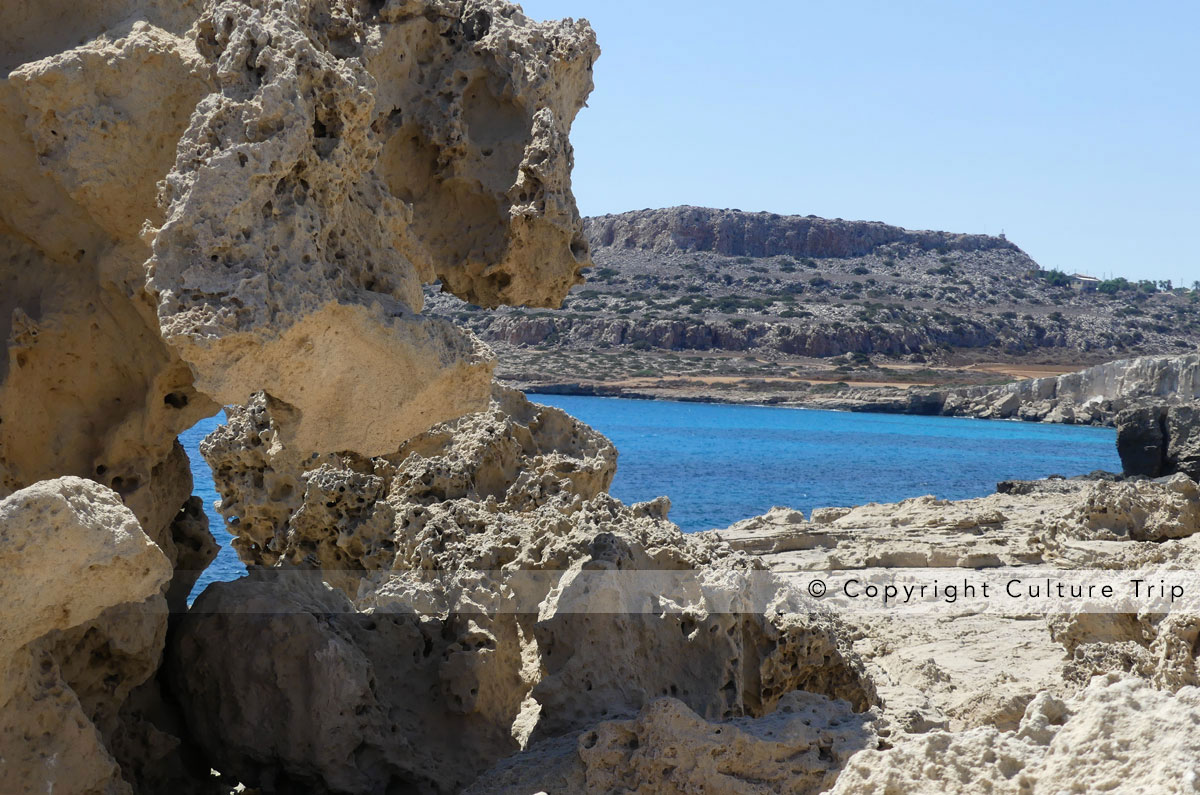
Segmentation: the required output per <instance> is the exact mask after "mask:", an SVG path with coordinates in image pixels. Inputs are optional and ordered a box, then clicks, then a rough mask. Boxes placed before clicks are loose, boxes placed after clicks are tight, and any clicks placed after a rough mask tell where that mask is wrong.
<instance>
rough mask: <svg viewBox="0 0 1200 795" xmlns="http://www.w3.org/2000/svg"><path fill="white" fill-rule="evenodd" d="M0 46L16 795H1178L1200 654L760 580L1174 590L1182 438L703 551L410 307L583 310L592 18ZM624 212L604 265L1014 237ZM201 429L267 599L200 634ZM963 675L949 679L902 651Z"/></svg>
mask: <svg viewBox="0 0 1200 795" xmlns="http://www.w3.org/2000/svg"><path fill="white" fill-rule="evenodd" d="M0 54H2V57H3V59H4V60H3V63H4V67H5V69H4V73H3V74H4V75H5V76H4V77H3V79H0V153H2V154H3V158H0V187H2V188H3V190H2V191H0V254H2V256H0V339H2V340H3V341H4V344H5V351H4V354H5V355H4V356H2V357H0V572H2V573H3V574H2V576H0V614H2V615H0V790H2V791H4V792H5V793H8V792H13V793H33V792H38V793H44V792H70V793H104V794H105V795H108V794H109V793H162V792H177V793H180V794H181V795H190V794H191V793H197V794H198V795H208V794H210V793H219V792H222V793H228V792H232V791H258V792H263V793H293V792H305V793H330V794H333V793H336V794H337V795H347V794H351V793H364V794H365V793H399V792H405V793H407V792H418V793H450V792H460V791H464V790H470V791H472V792H506V793H530V792H535V791H549V792H580V791H582V792H591V793H608V792H698V791H705V792H736V793H743V792H744V793H762V792H779V791H784V792H819V791H826V790H830V789H833V790H835V791H839V790H840V791H871V790H878V791H889V792H890V791H896V790H897V789H898V788H900V789H910V790H914V791H954V790H956V789H957V790H962V791H977V790H978V789H980V788H990V789H991V790H992V791H1008V790H1012V791H1030V790H1034V791H1037V790H1042V791H1047V792H1051V791H1065V790H1070V789H1074V790H1096V789H1102V788H1108V789H1113V788H1114V787H1117V786H1119V785H1121V784H1123V783H1126V782H1137V784H1138V785H1139V786H1145V787H1147V788H1150V789H1154V790H1155V791H1172V790H1181V789H1182V788H1183V784H1184V783H1186V782H1188V781H1189V780H1190V779H1188V778H1187V775H1188V773H1187V771H1186V770H1185V768H1187V766H1188V765H1194V760H1195V758H1196V750H1197V749H1196V739H1195V738H1196V736H1197V733H1196V731H1195V728H1196V723H1197V721H1198V720H1200V717H1198V716H1200V706H1198V705H1197V696H1196V693H1197V691H1196V688H1195V686H1196V685H1197V684H1198V680H1197V673H1196V672H1197V666H1196V662H1195V658H1196V654H1195V649H1196V648H1197V644H1196V637H1197V632H1198V630H1197V623H1196V622H1195V621H1194V620H1192V619H1191V618H1190V617H1187V616H1179V615H1173V614H1172V615H1161V614H1137V615H1117V616H1111V617H1110V616H1104V617H1101V618H1096V617H1095V616H1093V615H1091V614H1078V615H1075V614H1067V615H1063V616H1059V617H1058V620H1055V621H1051V622H1044V623H1035V622H1023V623H1020V624H1017V623H1016V622H1009V623H1008V624H996V623H990V622H989V619H988V617H986V616H975V617H968V618H966V619H964V620H963V621H961V622H948V623H946V622H943V623H940V624H937V625H935V626H932V628H931V627H930V626H929V625H925V626H915V625H913V624H911V623H907V622H903V621H897V622H892V623H890V624H888V623H887V622H874V623H872V622H861V621H857V620H852V619H851V618H849V617H847V616H842V615H840V614H837V613H835V612H834V611H833V610H832V609H829V608H825V607H821V606H814V605H813V604H812V603H811V601H806V600H805V599H804V598H802V596H803V595H802V594H801V593H799V592H798V591H797V590H796V589H795V588H794V587H793V586H792V585H791V584H789V582H788V581H787V579H786V578H784V577H782V576H781V574H782V572H784V571H786V570H787V569H788V567H789V566H790V567H797V566H812V567H819V566H832V565H838V566H849V567H862V568H864V569H868V568H876V569H879V568H882V569H885V570H886V569H888V568H895V567H899V566H905V565H913V563H914V562H918V563H924V564H926V565H936V566H942V567H945V568H948V569H949V568H968V567H971V568H976V567H986V566H995V565H1000V564H1006V565H1008V564H1011V565H1018V566H1019V565H1031V564H1033V563H1037V562H1047V561H1049V562H1054V563H1058V564H1062V565H1073V566H1077V567H1081V566H1086V565H1092V566H1098V567H1106V568H1111V569H1125V568H1129V569H1133V568H1136V567H1139V566H1146V565H1181V566H1183V565H1190V562H1191V561H1192V560H1193V559H1196V555H1195V550H1194V549H1193V547H1194V546H1195V543H1194V541H1193V539H1195V538H1197V537H1198V536H1197V533H1196V530H1197V529H1198V528H1200V516H1198V513H1197V505H1200V494H1198V493H1197V487H1196V483H1195V481H1194V480H1192V479H1191V478H1189V477H1188V475H1187V474H1185V473H1186V472H1189V471H1190V470H1189V469H1188V467H1189V466H1191V464H1192V463H1194V462H1195V461H1200V454H1195V453H1194V452H1193V446H1192V445H1191V443H1190V441H1188V440H1190V439H1191V436H1189V435H1188V434H1190V428H1192V427H1196V424H1195V422H1194V421H1193V419H1192V418H1191V417H1190V415H1186V414H1184V413H1181V412H1180V411H1175V413H1173V414H1172V413H1170V412H1171V411H1172V410H1174V409H1175V408H1176V407H1169V408H1168V409H1167V411H1168V413H1167V414H1165V415H1160V414H1153V413H1152V414H1150V415H1147V420H1146V428H1147V429H1148V430H1147V431H1146V433H1144V434H1143V433H1140V432H1139V434H1134V435H1133V436H1130V437H1129V438H1131V439H1133V440H1134V443H1135V447H1137V449H1138V450H1140V453H1139V454H1140V455H1141V456H1142V457H1143V458H1144V459H1145V460H1146V461H1148V462H1150V463H1152V464H1155V465H1157V466H1159V467H1160V468H1169V467H1173V468H1174V469H1177V470H1179V471H1176V472H1175V473H1174V474H1172V475H1171V476H1170V477H1167V478H1159V479H1158V480H1149V479H1145V478H1142V479H1126V480H1121V479H1118V478H1116V477H1115V476H1114V477H1113V478H1110V479H1107V480H1102V481H1080V482H1075V481H1071V482H1065V483H1060V482H1048V483H1038V484H1008V486H1007V487H1006V490H1005V493H1004V494H999V495H995V496H993V497H989V498H986V499H984V500H980V501H969V502H966V503H956V504H950V503H945V502H939V501H936V500H933V499H932V498H921V499H919V500H913V501H907V502H905V503H901V504H899V505H894V506H862V507H859V508H856V509H850V508H844V509H827V510H826V511H824V512H821V513H820V514H819V515H814V516H813V517H812V520H811V521H808V520H806V519H805V518H804V517H803V516H800V515H799V514H798V513H797V512H793V511H776V512H772V513H771V514H768V515H767V516H766V517H760V518H757V519H754V520H748V522H746V523H743V524H741V525H739V526H735V527H734V528H731V529H730V530H728V531H722V532H717V533H708V534H693V535H685V534H684V533H682V532H681V531H680V529H679V528H678V527H677V526H675V525H674V524H672V523H671V522H670V521H669V518H668V515H669V510H670V502H669V500H667V499H666V498H659V499H657V500H653V501H650V502H646V503H640V504H636V505H624V504H622V503H621V502H620V501H619V500H617V499H615V498H613V497H612V496H611V495H610V494H609V493H608V488H609V485H610V484H611V482H612V478H613V475H614V473H615V470H616V465H617V453H616V450H615V449H614V448H613V446H612V444H611V443H610V442H609V441H608V440H607V439H605V438H604V437H603V436H601V435H600V434H598V433H597V432H596V431H594V430H592V429H591V428H588V427H587V426H586V425H584V424H582V423H580V422H578V421H577V420H575V419H573V418H572V417H570V416H568V415H566V414H565V413H563V412H562V411H559V410H556V409H553V408H549V407H545V406H539V405H536V404H534V403H531V402H529V401H528V400H527V399H526V398H525V396H524V395H522V394H521V393H519V392H516V391H513V390H509V389H505V388H502V387H499V386H497V385H495V384H493V381H492V368H493V365H494V361H495V357H494V355H493V353H492V352H491V351H490V350H489V349H488V348H487V347H486V346H485V345H483V344H482V343H480V342H479V340H477V339H476V338H475V337H474V336H473V335H472V334H471V333H470V332H469V331H467V330H464V329H462V328H460V327H458V326H456V325H455V324H454V323H453V322H451V321H450V320H448V319H445V318H438V317H433V316H431V315H429V314H427V313H425V312H423V311H422V310H423V306H422V303H423V296H424V293H423V289H424V288H425V287H426V286H428V285H432V284H437V285H440V289H441V290H443V291H445V292H449V293H452V294H453V295H455V296H457V297H459V298H461V299H463V300H466V301H469V302H471V303H473V304H475V305H478V306H481V307H486V308H493V307H497V306H499V305H529V306H540V307H550V308H553V307H556V306H558V305H559V304H560V302H561V301H562V299H563V297H564V296H565V295H566V293H567V291H568V290H569V289H570V288H571V287H572V286H573V285H575V284H577V283H578V282H580V281H581V280H582V276H581V273H582V271H583V270H584V269H585V268H586V267H588V265H589V264H590V259H589V257H590V251H589V244H588V240H587V237H586V236H585V228H584V224H583V222H582V220H581V219H580V216H579V213H578V211H577V209H576V206H575V201H574V197H573V195H572V193H571V168H572V166H573V157H574V154H573V151H572V148H571V144H570V141H569V135H570V131H571V126H572V123H573V121H574V119H575V116H576V114H577V113H578V112H579V110H580V109H581V108H582V106H583V104H584V101H585V99H586V97H587V95H588V93H589V91H590V90H591V88H592V69H593V64H594V63H595V61H596V58H597V57H598V55H599V50H598V48H597V45H596V40H595V34H594V33H593V31H592V30H591V28H590V27H589V25H588V24H587V23H586V22H583V21H578V22H577V21H573V20H567V21H561V22H535V21H533V20H531V19H529V18H528V17H526V16H525V15H524V14H523V13H522V12H521V10H520V8H518V7H517V6H515V5H512V4H510V3H507V2H503V0H99V1H98V2H89V3H68V2H65V0H11V1H10V2H6V3H5V4H3V5H2V6H0ZM646 218H647V219H648V220H645V228H644V229H641V228H639V229H632V228H629V227H628V224H626V222H625V221H622V220H621V219H619V218H618V219H607V220H605V219H601V220H600V221H599V222H597V223H599V224H601V226H602V227H603V228H600V227H596V226H595V225H593V228H592V230H591V234H592V237H593V240H595V239H597V237H596V236H597V235H599V238H600V240H601V245H605V246H608V245H626V244H629V245H634V244H635V243H634V242H633V241H634V240H635V239H639V237H638V236H640V239H643V240H644V241H645V245H648V246H652V247H657V246H677V247H683V248H700V247H707V248H711V249H713V250H718V251H735V250H746V251H751V250H753V251H756V252H757V251H760V250H761V251H762V252H771V251H790V252H794V253H802V254H811V255H814V256H823V255H824V253H823V252H828V253H829V255H830V256H832V255H834V254H837V253H838V252H842V255H844V253H845V252H857V251H860V250H861V249H862V247H864V246H866V247H869V246H874V245H878V244H880V243H881V242H886V241H893V242H894V241H897V240H900V241H903V242H905V243H906V245H915V246H919V247H926V246H928V247H931V248H934V249H936V248H938V247H949V248H951V249H953V248H955V247H962V248H963V249H964V250H966V249H972V247H974V248H980V247H983V248H986V247H999V248H1001V249H1005V247H1011V244H1008V243H1007V242H1006V241H1003V240H999V239H996V238H976V237H948V236H944V235H940V234H939V233H925V232H918V233H910V232H905V231H903V230H897V229H895V228H893V227H886V226H883V225H881V224H850V223H846V222H821V223H816V222H811V219H790V220H788V221H787V223H785V224H775V223H773V224H771V225H770V226H771V228H773V229H783V230H785V233H784V234H782V235H781V236H780V237H771V236H764V234H763V233H762V230H763V229H764V228H765V227H764V226H763V224H762V218H760V217H758V216H751V215H746V214H736V213H730V212H718V211H712V212H708V211H695V210H692V209H689V208H684V209H682V210H677V211H665V212H664V213H662V214H660V215H659V216H655V217H649V216H647V217H646ZM639 223H641V222H639ZM638 245H640V244H638ZM1001 253H1003V254H1005V255H1006V256H1007V254H1008V253H1009V252H1008V251H1007V250H1004V251H1002V252H1001ZM1022 256H1023V255H1022ZM1013 259H1014V261H1015V260H1016V259H1019V257H1014V258H1013ZM1194 365H1195V362H1194V361H1192V362H1191V363H1190V364H1188V365H1187V368H1183V369H1181V368H1180V367H1178V366H1176V365H1171V364H1161V365H1156V364H1136V363H1133V364H1130V363H1126V364H1124V365H1121V366H1118V365H1113V366H1111V368H1110V370H1109V371H1104V372H1103V373H1101V372H1099V371H1098V372H1097V373H1095V374H1092V375H1088V376H1080V378H1079V379H1078V381H1077V382H1073V381H1071V380H1070V379H1062V380H1061V382H1059V381H1056V382H1054V383H1053V384H1050V385H1046V386H1045V389H1046V390H1047V391H1046V396H1045V397H1044V398H1043V397H1039V398H1038V399H1049V397H1053V398H1054V399H1056V400H1059V399H1061V400H1063V401H1065V400H1067V399H1070V400H1072V401H1075V402H1077V403H1079V404H1080V405H1084V406H1089V405H1092V404H1094V403H1096V401H1101V402H1103V401H1110V402H1113V401H1119V400H1124V399H1125V397H1124V396H1125V395H1126V393H1130V399H1133V398H1135V397H1146V396H1147V395H1144V394H1142V393H1143V392H1148V394H1149V396H1151V397H1154V398H1155V399H1162V398H1167V399H1174V398H1173V396H1188V397H1194V396H1195V387H1196V383H1195V381H1196V379H1195V375H1194V372H1193V371H1194ZM1122 368H1123V369H1122ZM1172 368H1175V369H1172ZM1172 379H1174V380H1172ZM1042 388H1043V387H1041V386H1036V387H1035V386H1030V387H1028V389H1030V390H1040V389H1042ZM1018 389H1019V388H1014V390H1018ZM1133 393H1137V394H1133ZM1023 394H1024V393H1021V394H1018V393H1017V391H1013V392H1012V393H1011V394H1010V395H1008V396H1007V397H1006V398H1005V399H1006V400H1008V399H1015V400H1016V402H1017V403H1018V404H1019V403H1021V401H1022V400H1023V399H1024V398H1023V397H1022V396H1021V395H1023ZM1031 394H1037V395H1041V392H1036V391H1035V392H1031ZM1113 406H1115V403H1113ZM1113 406H1110V407H1109V408H1105V409H1103V410H1105V411H1107V410H1110V409H1111V408H1112V407H1113ZM940 408H944V405H943V406H942V407H940ZM221 409H224V410H225V412H226V415H225V418H226V421H225V422H224V424H222V425H221V426H220V427H219V428H218V429H217V430H216V431H214V432H213V433H212V434H211V435H210V436H209V437H208V438H207V439H206V440H205V441H204V443H203V445H202V448H201V449H202V454H203V455H204V457H205V459H206V460H207V462H208V463H209V465H210V466H211V467H212V469H213V474H214V480H215V482H216V485H217V488H218V489H219V491H220V496H221V499H220V502H219V505H218V507H219V510H220V511H221V513H222V514H223V516H224V518H225V522H226V524H227V527H228V529H229V531H230V533H231V534H232V535H233V536H234V537H235V542H234V546H235V549H236V551H237V553H238V555H239V556H240V557H241V559H242V560H243V562H245V563H246V564H247V566H248V567H249V568H250V574H249V576H247V577H244V578H241V579H238V580H236V581H233V582H223V583H216V584H213V585H211V586H209V587H208V588H207V589H205V591H204V592H203V593H202V594H201V595H199V597H198V598H197V599H196V600H195V602H194V603H193V604H192V605H190V606H189V605H188V604H187V597H188V594H189V592H190V591H191V589H192V586H193V585H194V583H195V578H196V576H197V573H198V572H200V571H201V570H203V569H204V568H205V566H207V565H208V563H209V562H210V561H211V560H212V559H213V556H214V555H215V554H216V544H215V542H214V540H213V538H212V537H211V535H210V534H209V533H208V528H207V521H206V519H205V518H204V513H203V511H202V510H201V504H200V501H199V498H198V497H196V496H194V495H192V493H191V492H192V481H191V475H190V466H189V462H188V460H187V456H186V455H185V453H184V451H183V448H182V447H181V445H180V444H179V442H178V436H179V434H180V433H181V432H182V431H184V430H185V429H187V428H190V427H192V426H193V425H194V424H195V423H196V422H197V421H198V420H200V419H203V418H205V417H210V416H213V415H215V414H216V413H217V412H218V411H219V410H221ZM939 410H940V409H939ZM1056 410H1058V407H1056ZM1155 428H1158V429H1160V430H1161V433H1160V434H1159V436H1158V437H1154V436H1153V429H1155ZM1181 440H1182V441H1181ZM1185 442H1186V443H1185ZM664 575H666V576H671V577H676V578H680V579H679V581H680V582H682V583H683V585H682V586H681V587H678V588H669V589H668V588H660V587H656V585H655V584H656V583H657V582H659V579H658V578H659V577H660V576H664ZM749 582H754V583H756V586H755V589H751V588H749V587H748V586H747V583H749ZM597 583H599V584H597ZM613 583H616V584H615V585H614V584H613ZM1018 630H1019V632H1018ZM1018 647H1019V648H1021V650H1022V651H1023V652H1024V653H1025V654H1026V656H1025V657H1023V658H1022V660H1021V661H1020V662H1019V664H1017V663H1013V662H1012V660H1010V659H1006V658H1004V657H1003V656H1002V655H1001V654H1000V652H1001V651H1004V652H1007V653H1009V655H1010V656H1011V651H1012V649H1013V648H1018ZM960 648H971V649H972V650H973V654H972V655H962V654H959V655H958V656H954V655H953V654H951V655H949V656H948V657H947V659H948V660H950V661H951V663H952V664H950V663H947V664H946V665H945V668H946V669H948V670H944V669H943V667H942V666H940V665H939V664H938V663H937V662H936V661H934V662H931V661H930V659H928V658H927V657H925V656H922V655H924V654H925V652H921V651H918V652H913V651H912V650H913V649H926V650H928V649H937V650H948V651H953V650H955V649H960ZM914 655H916V656H915V657H914ZM981 661H983V662H987V661H991V662H994V663H995V665H994V666H993V668H994V670H993V671H992V672H991V675H987V676H985V675H983V673H986V672H983V671H981V667H982V663H981ZM1092 675H1098V676H1097V678H1096V679H1094V680H1093V681H1091V682H1090V684H1089V683H1088V680H1089V678H1090V677H1092ZM1192 772H1193V774H1194V771H1192ZM1193 778H1194V775H1193ZM1181 782H1182V783H1181Z"/></svg>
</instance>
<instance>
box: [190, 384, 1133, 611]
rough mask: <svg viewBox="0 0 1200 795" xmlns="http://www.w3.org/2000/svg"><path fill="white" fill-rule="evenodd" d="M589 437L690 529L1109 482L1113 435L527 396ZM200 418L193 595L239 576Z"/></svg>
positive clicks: (630, 497) (627, 493) (619, 487)
mask: <svg viewBox="0 0 1200 795" xmlns="http://www.w3.org/2000/svg"><path fill="white" fill-rule="evenodd" d="M530 398H531V399H532V400H535V401H537V402H539V403H545V404H548V405H551V406H558V407H559V408H562V409H565V410H566V411H567V412H568V413H570V414H572V415H574V416H576V417H578V418H579V419H581V420H583V421H584V422H586V423H588V424H589V425H591V426H592V427H594V428H596V429H597V430H599V431H601V432H602V433H604V434H605V435H607V436H608V438H610V439H612V441H613V442H614V443H615V444H616V445H617V449H618V450H619V451H620V459H619V462H618V463H619V465H618V467H617V476H616V479H615V480H614V481H613V487H612V492H613V494H614V495H616V496H617V497H619V498H620V499H622V500H624V501H625V502H641V501H643V500H650V499H653V498H655V497H658V496H659V495H662V494H666V495H667V496H669V497H670V498H671V506H672V507H671V519H672V520H673V521H674V522H675V523H676V524H678V525H679V526H680V527H682V528H683V529H684V530H686V531H689V532H693V531H697V530H709V529H712V528H714V527H725V526H727V525H730V524H732V523H733V522H736V521H738V520H739V519H745V518H746V517H748V516H755V515H757V514H760V513H765V512H766V511H767V510H769V509H770V508H771V507H772V506H774V505H786V506H789V507H792V508H799V509H800V510H802V511H804V512H805V514H806V515H807V514H808V513H809V512H811V511H812V509H813V508H822V507H828V506H833V505H858V504H861V503H865V502H894V501H898V500H902V499H906V498H908V497H917V496H920V495H922V494H933V495H935V496H937V497H941V498H943V499H966V498H969V497H981V496H984V495H986V494H990V493H992V492H993V491H994V490H995V487H996V482H997V481H1000V480H1009V479H1028V478H1040V477H1045V476H1047V475H1051V474H1059V475H1067V476H1071V475H1080V474H1084V473H1087V472H1091V471H1092V470H1095V469H1107V470H1110V471H1120V469H1121V463H1120V460H1119V459H1118V458H1117V450H1116V432H1115V431H1114V430H1112V429H1111V428H1089V427H1073V426H1065V425H1043V424H1038V423H1027V422H999V421H994V420H971V419H959V418H953V417H911V416H904V415H898V414H850V413H843V412H835V411H811V410H805V409H783V408H770V407H759V406H728V405H721V404H713V403H674V402H669V401H651V400H625V399H620V398H593V397H575V396H565V395H530ZM219 422H221V420H220V419H219V418H217V417H213V418H211V419H208V420H205V421H204V422H201V423H200V424H198V425H197V426H196V427H194V428H192V429H191V430H190V431H188V432H187V433H185V434H184V435H183V436H182V437H181V439H182V442H183V445H184V447H185V448H186V449H187V453H188V456H189V457H190V458H191V460H192V473H193V475H194V477H195V481H196V486H195V489H196V493H197V494H199V495H200V496H201V497H202V498H203V499H204V502H205V509H206V511H207V512H208V515H209V521H210V523H211V526H212V529H213V534H214V535H215V536H216V537H217V539H218V540H219V541H220V542H221V544H222V549H221V554H220V556H219V557H218V558H217V560H216V561H215V562H214V563H213V565H212V566H211V567H210V568H209V570H208V571H207V572H205V574H204V577H203V578H202V579H201V581H200V583H198V585H197V590H196V591H195V593H199V592H200V590H203V587H204V585H207V584H208V583H209V582H212V581H213V580H229V579H233V578H235V577H238V576H240V575H241V574H242V573H243V572H244V571H245V569H244V568H243V567H242V565H241V563H239V562H238V560H237V556H236V555H235V554H234V553H233V550H232V549H231V548H230V547H229V536H228V534H227V533H225V531H224V524H223V522H222V521H221V518H220V516H219V515H218V514H217V512H216V510H215V509H214V508H213V502H214V501H215V500H216V499H217V494H216V492H215V491H214V490H213V485H212V475H211V473H210V472H209V470H208V467H207V465H206V464H205V463H204V460H203V459H202V458H201V457H200V453H199V449H198V445H199V443H200V440H201V439H202V438H204V436H205V435H206V434H207V433H208V432H209V431H211V430H212V429H213V428H214V427H216V425H217V424H218V423H219Z"/></svg>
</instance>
